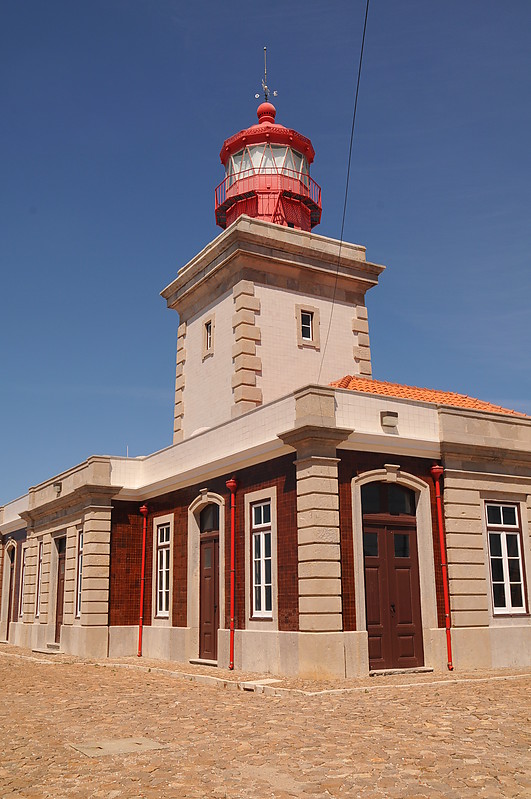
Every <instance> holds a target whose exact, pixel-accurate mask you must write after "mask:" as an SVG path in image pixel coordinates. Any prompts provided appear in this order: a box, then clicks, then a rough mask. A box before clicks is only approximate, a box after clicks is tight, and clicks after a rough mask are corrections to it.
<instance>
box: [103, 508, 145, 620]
mask: <svg viewBox="0 0 531 799" xmlns="http://www.w3.org/2000/svg"><path fill="white" fill-rule="evenodd" d="M139 507H140V503H132V502H114V503H113V510H112V533H111V576H110V584H109V624H110V625H111V626H117V625H124V624H138V620H139V616H140V576H141V564H142V523H143V518H142V516H141V515H140V513H139V510H138V509H139ZM152 562H153V525H152V524H151V528H150V520H149V519H148V527H147V535H146V568H145V577H146V580H145V588H144V618H143V623H144V624H151V584H152V580H151V575H152Z"/></svg>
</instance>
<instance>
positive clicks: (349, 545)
mask: <svg viewBox="0 0 531 799" xmlns="http://www.w3.org/2000/svg"><path fill="white" fill-rule="evenodd" d="M338 456H339V457H340V458H341V462H340V464H339V524H340V530H341V590H342V596H343V629H344V630H355V629H356V607H355V599H354V562H353V542H352V493H351V481H352V478H353V477H356V476H357V475H358V474H362V473H363V472H367V471H370V470H372V469H382V468H383V466H384V464H386V463H397V464H399V465H400V468H401V470H402V471H403V472H408V473H409V474H413V475H415V476H416V477H419V478H420V479H421V480H424V482H426V483H427V484H428V485H429V487H430V499H431V518H432V536H433V551H434V560H435V587H436V592H437V617H438V624H439V627H444V595H443V584H442V573H441V551H440V547H439V533H438V529H437V506H436V501H435V487H434V484H433V480H432V477H431V475H430V467H431V465H432V463H433V461H431V460H423V459H421V458H407V457H401V456H400V457H399V456H397V455H382V454H380V453H371V452H351V451H345V450H338Z"/></svg>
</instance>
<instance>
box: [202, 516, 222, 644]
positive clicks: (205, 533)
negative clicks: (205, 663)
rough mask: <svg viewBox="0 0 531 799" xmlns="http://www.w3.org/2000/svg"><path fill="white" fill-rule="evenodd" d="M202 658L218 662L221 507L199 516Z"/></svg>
mask: <svg viewBox="0 0 531 799" xmlns="http://www.w3.org/2000/svg"><path fill="white" fill-rule="evenodd" d="M199 530H200V540H199V573H200V577H199V657H200V658H201V659H204V660H217V657H218V629H219V506H218V505H216V504H214V503H212V504H210V505H207V506H206V507H205V508H203V510H202V511H201V514H200V516H199Z"/></svg>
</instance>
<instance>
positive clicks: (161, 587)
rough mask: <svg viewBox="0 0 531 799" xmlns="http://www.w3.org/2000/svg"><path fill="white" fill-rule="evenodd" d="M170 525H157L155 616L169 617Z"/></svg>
mask: <svg viewBox="0 0 531 799" xmlns="http://www.w3.org/2000/svg"><path fill="white" fill-rule="evenodd" d="M170 538H171V535H170V525H169V524H159V525H157V586H156V597H157V616H159V617H160V618H168V617H169V615H170Z"/></svg>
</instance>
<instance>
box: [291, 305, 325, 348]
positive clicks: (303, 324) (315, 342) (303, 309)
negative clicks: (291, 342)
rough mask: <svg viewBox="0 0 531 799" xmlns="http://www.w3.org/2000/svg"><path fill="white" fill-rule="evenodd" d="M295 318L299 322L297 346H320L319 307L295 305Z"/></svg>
mask: <svg viewBox="0 0 531 799" xmlns="http://www.w3.org/2000/svg"><path fill="white" fill-rule="evenodd" d="M295 320H296V324H297V346H298V347H312V348H313V349H316V350H318V349H319V348H320V338H319V308H312V307H308V306H307V305H306V306H305V305H296V306H295Z"/></svg>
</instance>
